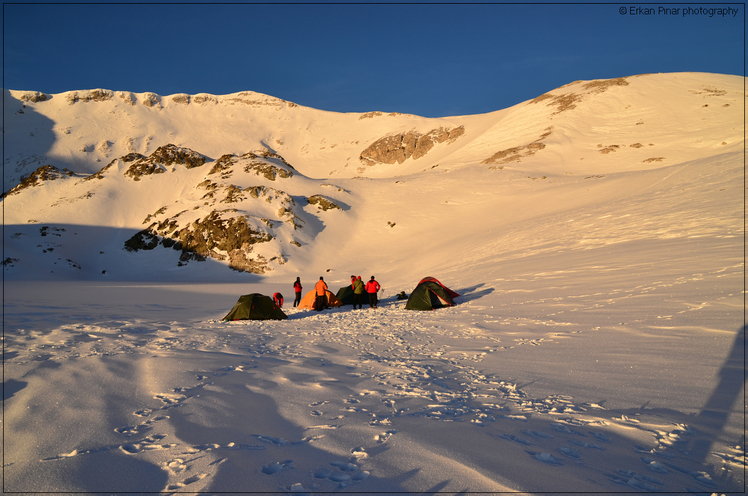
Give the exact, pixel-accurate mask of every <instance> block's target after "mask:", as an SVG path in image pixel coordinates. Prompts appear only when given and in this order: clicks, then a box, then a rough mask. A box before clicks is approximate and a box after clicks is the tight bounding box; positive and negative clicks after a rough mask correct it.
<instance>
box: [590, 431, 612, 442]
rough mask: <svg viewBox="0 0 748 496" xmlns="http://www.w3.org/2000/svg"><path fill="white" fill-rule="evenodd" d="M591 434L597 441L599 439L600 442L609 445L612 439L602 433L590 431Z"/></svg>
mask: <svg viewBox="0 0 748 496" xmlns="http://www.w3.org/2000/svg"><path fill="white" fill-rule="evenodd" d="M590 434H592V435H593V436H595V439H597V440H598V441H602V442H603V443H609V442H610V439H609V438H608V436H606V435H605V434H603V433H602V432H592V431H590Z"/></svg>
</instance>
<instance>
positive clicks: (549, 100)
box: [529, 78, 629, 115]
mask: <svg viewBox="0 0 748 496" xmlns="http://www.w3.org/2000/svg"><path fill="white" fill-rule="evenodd" d="M579 82H580V81H574V82H573V83H569V84H566V85H564V86H562V87H561V88H566V87H569V86H573V85H576V84H578V83H579ZM628 84H629V82H628V81H627V80H626V78H616V79H602V80H595V81H590V82H588V83H585V84H583V85H582V90H583V92H582V93H559V94H551V93H545V94H543V95H540V96H539V97H537V98H535V99H533V100H530V102H529V103H531V104H533V103H540V102H545V103H546V105H547V106H549V107H553V106H555V107H556V111H555V112H553V114H551V115H557V114H560V113H561V112H566V111H567V110H573V109H575V108H576V107H577V104H579V103H581V102H582V100H583V96H584V95H585V94H597V93H603V92H605V91H607V90H608V89H609V88H612V87H613V86H628ZM561 88H559V89H561Z"/></svg>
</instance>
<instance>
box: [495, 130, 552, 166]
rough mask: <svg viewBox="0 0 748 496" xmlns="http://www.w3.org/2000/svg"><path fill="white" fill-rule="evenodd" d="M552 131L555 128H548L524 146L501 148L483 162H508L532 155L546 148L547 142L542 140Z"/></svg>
mask: <svg viewBox="0 0 748 496" xmlns="http://www.w3.org/2000/svg"><path fill="white" fill-rule="evenodd" d="M552 132H553V128H550V127H549V128H546V130H545V132H544V133H543V134H542V135H541V136H540V137H539V138H538V139H536V140H535V141H533V142H532V143H530V144H527V145H522V146H514V147H512V148H507V149H506V150H501V151H499V152H496V153H494V154H493V155H491V156H490V157H488V158H487V159H486V160H484V161H483V162H481V163H482V164H507V163H509V162H519V161H520V160H521V159H522V158H523V157H531V156H533V155H535V154H536V153H537V152H539V151H540V150H542V149H543V148H545V143H542V141H543V140H544V139H545V138H547V137H548V136H550V135H551V133H552Z"/></svg>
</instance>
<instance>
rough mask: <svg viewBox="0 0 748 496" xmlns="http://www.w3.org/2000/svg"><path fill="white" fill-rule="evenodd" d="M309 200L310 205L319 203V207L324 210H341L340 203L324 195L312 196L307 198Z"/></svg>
mask: <svg viewBox="0 0 748 496" xmlns="http://www.w3.org/2000/svg"><path fill="white" fill-rule="evenodd" d="M307 201H308V202H309V204H310V205H317V208H319V209H320V210H323V211H327V210H331V209H338V210H341V208H340V205H338V204H337V203H335V202H334V201H332V200H330V199H329V198H325V197H324V196H322V195H314V196H310V197H309V198H308V199H307Z"/></svg>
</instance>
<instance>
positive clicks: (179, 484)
mask: <svg viewBox="0 0 748 496" xmlns="http://www.w3.org/2000/svg"><path fill="white" fill-rule="evenodd" d="M207 476H208V474H198V475H193V476H192V477H188V478H186V479H185V480H183V481H182V482H177V483H176V484H170V485H169V486H167V488H166V490H167V491H176V490H177V489H181V488H183V487H185V486H188V485H190V484H194V483H195V482H197V481H199V480H202V479H204V478H206V477H207Z"/></svg>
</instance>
